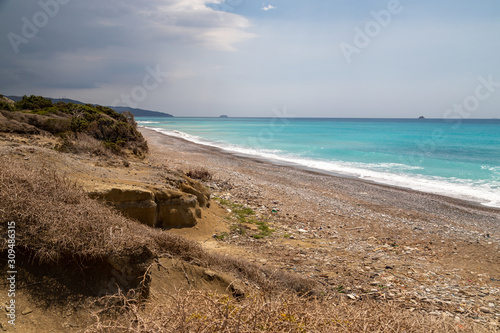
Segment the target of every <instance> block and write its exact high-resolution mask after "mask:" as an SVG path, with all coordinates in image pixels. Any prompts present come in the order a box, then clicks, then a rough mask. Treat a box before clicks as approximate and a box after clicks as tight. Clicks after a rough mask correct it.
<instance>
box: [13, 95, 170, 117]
mask: <svg viewBox="0 0 500 333" xmlns="http://www.w3.org/2000/svg"><path fill="white" fill-rule="evenodd" d="M6 97H7V98H10V99H11V100H13V101H14V102H18V101H20V100H21V99H22V98H23V97H22V96H6ZM45 98H48V99H50V100H51V101H52V103H57V102H63V103H73V104H87V103H83V102H80V101H76V100H74V99H69V98H52V97H45ZM108 108H111V109H113V110H115V111H116V112H119V113H123V112H125V111H130V112H132V114H133V115H134V117H169V118H170V117H173V116H172V115H171V114H169V113H165V112H160V111H151V110H144V109H135V108H129V107H126V106H108Z"/></svg>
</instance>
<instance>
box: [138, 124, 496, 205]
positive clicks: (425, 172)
mask: <svg viewBox="0 0 500 333" xmlns="http://www.w3.org/2000/svg"><path fill="white" fill-rule="evenodd" d="M137 122H138V123H139V125H142V126H145V127H148V128H152V129H155V130H157V131H159V132H162V133H165V134H168V135H173V136H176V137H181V138H184V139H187V140H189V141H193V142H196V143H199V144H204V145H209V146H215V147H219V148H221V149H224V150H227V151H230V152H235V153H240V154H246V155H252V156H256V157H261V158H264V159H268V160H272V161H276V162H281V163H283V162H285V163H293V164H296V165H299V166H305V167H309V168H314V169H317V170H320V171H325V172H333V173H336V174H340V175H346V176H353V177H358V178H362V179H366V180H370V181H375V182H379V183H384V184H390V185H396V186H402V187H406V188H411V189H416V190H420V191H424V192H431V193H438V194H443V195H447V196H451V197H458V198H463V199H467V200H472V201H476V202H480V203H482V204H484V205H488V206H493V207H500V120H497V119H488V120H486V119H484V120H483V119H447V120H443V119H346V118H341V119H331V118H328V119H319V118H311V119H306V118H144V117H138V118H137Z"/></svg>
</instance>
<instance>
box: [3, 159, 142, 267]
mask: <svg viewBox="0 0 500 333" xmlns="http://www.w3.org/2000/svg"><path fill="white" fill-rule="evenodd" d="M0 203H1V209H0V220H2V221H14V222H16V236H17V246H18V247H20V248H25V249H29V250H30V251H31V252H32V255H33V259H37V260H38V261H39V262H40V263H49V262H57V261H59V260H61V259H71V258H98V257H106V256H109V255H112V254H121V253H127V252H133V251H131V249H133V248H136V247H143V246H148V245H149V244H150V241H149V236H150V231H149V229H148V228H147V227H145V226H141V225H137V223H135V222H133V221H131V220H128V219H126V218H124V217H122V216H120V215H118V214H117V213H116V212H115V211H114V210H113V209H112V208H109V207H106V206H104V205H102V204H101V203H99V202H97V201H94V200H92V199H90V198H88V197H87V196H86V195H85V194H84V193H83V192H82V190H80V189H79V188H78V187H76V186H75V185H74V184H71V183H70V182H69V181H68V180H66V179H64V178H62V177H59V176H58V175H57V174H56V172H55V171H54V170H52V169H51V166H31V165H29V164H28V163H27V162H21V161H9V162H8V163H7V161H5V160H4V161H0ZM111 228H114V229H116V230H119V231H120V232H114V233H113V232H110V230H111ZM2 229H4V230H3V231H4V232H5V231H6V230H5V229H6V225H3V224H2ZM5 246H6V244H2V250H5V248H6V247H5Z"/></svg>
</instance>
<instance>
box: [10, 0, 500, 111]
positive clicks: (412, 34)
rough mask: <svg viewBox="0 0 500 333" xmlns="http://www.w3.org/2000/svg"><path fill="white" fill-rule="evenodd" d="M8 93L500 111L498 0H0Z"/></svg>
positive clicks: (299, 107) (192, 104) (144, 104)
mask: <svg viewBox="0 0 500 333" xmlns="http://www.w3.org/2000/svg"><path fill="white" fill-rule="evenodd" d="M0 94H3V95H24V94H27V95H31V94H34V95H42V96H47V97H53V98H61V97H65V98H70V99H76V100H80V101H83V102H87V103H96V104H101V105H115V106H129V107H138V108H143V109H150V110H157V111H163V112H168V113H171V114H173V115H174V116H178V117H182V116H206V117H211V116H219V115H221V114H226V115H229V116H232V117H245V116H249V117H274V116H276V115H277V114H281V115H289V116H293V117H370V118H372V117H373V118H377V117H398V118H415V117H418V116H421V115H422V116H425V117H428V118H500V2H499V1H498V0H476V1H470V0H467V1H465V0H440V1H435V0H434V1H431V0H418V1H417V0H415V1H412V0H388V1H379V0H371V1H368V0H310V1H304V0H302V1H299V0H265V1H262V0H261V1H256V0H225V1H224V0H184V1H181V0H143V1H139V0H106V1H102V0H86V1H76V0H37V1H32V0H25V1H17V0H0Z"/></svg>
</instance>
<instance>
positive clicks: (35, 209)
mask: <svg viewBox="0 0 500 333" xmlns="http://www.w3.org/2000/svg"><path fill="white" fill-rule="evenodd" d="M0 220H1V221H14V222H16V241H17V244H16V246H17V247H18V249H21V250H23V251H25V252H26V253H27V255H28V256H29V258H30V259H32V260H35V261H37V262H38V263H40V264H44V263H67V262H68V261H72V260H73V261H78V262H86V261H87V262H88V261H92V260H94V261H96V260H97V261H102V262H109V261H110V260H113V258H116V257H120V258H123V257H127V258H128V259H129V263H130V264H132V263H134V264H135V265H137V266H141V261H142V267H143V270H145V269H146V267H147V266H148V264H149V261H150V260H151V259H152V258H153V257H154V256H159V255H162V254H165V253H166V254H169V255H170V256H175V257H178V258H180V259H184V260H186V261H190V262H192V263H195V264H198V265H201V266H203V267H210V268H213V269H216V270H222V271H225V272H228V273H232V274H233V275H235V276H237V277H239V278H241V279H245V280H248V281H249V282H251V283H254V284H256V285H258V286H260V287H261V288H264V289H266V290H272V289H275V288H279V289H283V288H291V289H294V290H297V291H300V292H303V293H307V292H309V291H310V290H311V289H312V286H313V285H312V283H311V282H310V281H309V280H307V279H303V278H301V277H299V276H295V275H292V274H289V273H284V272H275V271H273V270H271V269H263V268H260V267H259V266H257V265H255V264H251V263H248V262H245V261H242V260H238V259H233V258H229V257H225V256H222V255H218V254H210V253H207V252H206V251H204V250H203V249H202V247H201V246H200V245H199V244H197V243H195V242H192V241H189V240H187V239H185V238H182V237H180V236H176V235H172V234H170V233H168V232H166V231H163V230H160V229H153V228H150V227H148V226H146V225H142V224H140V223H138V222H135V221H132V220H129V219H127V218H126V217H124V216H122V215H119V214H118V213H117V212H116V211H115V210H114V209H113V208H111V207H107V206H105V205H104V204H102V203H100V202H98V201H96V200H92V199H90V198H88V197H87V196H86V195H85V193H83V191H82V190H81V189H79V188H78V187H77V186H75V185H74V184H71V183H70V182H69V181H68V180H66V179H64V178H62V177H60V176H58V175H57V174H56V172H55V171H54V170H52V169H51V168H50V166H33V165H31V164H29V162H27V161H9V162H7V161H5V160H1V161H0ZM0 232H2V233H3V234H5V235H6V234H7V223H3V224H1V226H0ZM6 249H7V243H6V242H4V243H3V244H2V245H1V247H0V251H6Z"/></svg>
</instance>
